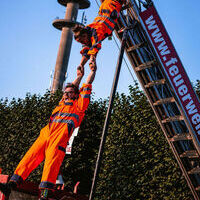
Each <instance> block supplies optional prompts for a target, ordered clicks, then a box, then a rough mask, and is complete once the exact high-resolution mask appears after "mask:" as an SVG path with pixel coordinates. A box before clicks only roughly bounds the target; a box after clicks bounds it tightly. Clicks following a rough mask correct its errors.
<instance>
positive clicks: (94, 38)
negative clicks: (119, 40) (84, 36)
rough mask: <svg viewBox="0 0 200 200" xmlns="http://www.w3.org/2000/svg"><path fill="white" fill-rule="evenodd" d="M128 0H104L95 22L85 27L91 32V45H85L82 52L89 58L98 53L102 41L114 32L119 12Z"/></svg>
mask: <svg viewBox="0 0 200 200" xmlns="http://www.w3.org/2000/svg"><path fill="white" fill-rule="evenodd" d="M125 1H126V0H104V1H103V3H102V4H101V6H100V8H99V12H98V16H97V17H96V18H95V19H94V21H93V23H91V24H89V25H87V26H86V27H85V28H86V29H87V30H88V31H89V33H90V45H88V46H87V45H83V48H82V50H81V52H80V53H81V54H82V55H83V56H85V57H87V58H89V57H90V55H96V54H97V53H98V51H99V50H100V49H101V42H102V41H103V40H104V39H105V38H106V37H108V36H110V35H112V32H113V30H114V28H115V25H116V23H117V18H118V17H119V12H120V10H121V8H122V5H123V3H125Z"/></svg>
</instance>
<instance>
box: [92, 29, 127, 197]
mask: <svg viewBox="0 0 200 200" xmlns="http://www.w3.org/2000/svg"><path fill="white" fill-rule="evenodd" d="M129 29H130V28H129V27H126V28H125V29H124V30H123V37H122V42H121V48H120V53H119V57H118V62H117V66H116V71H115V76H114V80H113V85H112V89H111V93H110V100H109V105H108V110H107V114H106V119H105V122H104V128H103V132H102V136H101V143H100V147H99V153H98V157H97V161H96V167H95V172H94V177H93V182H92V187H91V191H90V197H89V200H92V199H93V196H94V194H95V190H96V179H97V178H98V174H99V170H100V166H101V161H102V154H103V150H104V145H105V141H106V136H107V131H108V126H109V122H110V117H111V111H112V107H113V101H114V98H115V93H116V89H117V84H118V80H119V74H120V70H121V65H122V59H123V55H124V49H125V46H126V39H127V34H128V30H129Z"/></svg>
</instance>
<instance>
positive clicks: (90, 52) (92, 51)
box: [87, 37, 101, 56]
mask: <svg viewBox="0 0 200 200" xmlns="http://www.w3.org/2000/svg"><path fill="white" fill-rule="evenodd" d="M91 43H92V46H91V48H90V49H89V50H88V52H87V54H88V55H89V56H90V55H96V54H97V53H98V52H99V50H100V49H101V41H96V40H95V38H94V37H92V38H91Z"/></svg>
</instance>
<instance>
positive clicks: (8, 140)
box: [0, 81, 200, 200]
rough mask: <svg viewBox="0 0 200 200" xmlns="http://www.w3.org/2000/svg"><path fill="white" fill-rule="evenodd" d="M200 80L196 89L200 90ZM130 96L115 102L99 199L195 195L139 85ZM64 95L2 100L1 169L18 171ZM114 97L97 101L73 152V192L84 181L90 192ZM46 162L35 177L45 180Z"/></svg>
mask: <svg viewBox="0 0 200 200" xmlns="http://www.w3.org/2000/svg"><path fill="white" fill-rule="evenodd" d="M199 88H200V87H199V82H198V81H197V84H196V89H197V93H198V94H200V93H199V91H200V90H199ZM129 89H130V90H129V91H130V93H129V95H125V94H120V95H119V94H117V96H116V98H115V102H114V109H113V112H112V117H111V122H110V126H109V131H108V136H107V140H106V144H105V149H104V154H103V162H102V165H101V170H100V174H99V179H98V182H97V190H96V195H95V200H104V199H106V200H118V199H130V200H137V199H138V200H139V199H140V200H144V199H149V200H150V199H156V200H157V199H170V200H171V199H174V200H178V199H180V200H183V199H193V197H192V195H191V192H190V190H189V188H188V186H187V184H186V181H185V179H184V177H183V176H182V173H181V171H180V169H179V167H178V165H177V162H176V160H175V158H174V155H173V154H172V152H171V150H170V149H169V146H168V143H167V141H166V139H165V137H164V134H163V133H162V131H161V129H160V127H159V125H158V123H157V121H156V119H155V116H154V113H153V111H152V109H151V108H150V105H149V104H148V102H147V99H146V97H145V95H144V93H143V92H141V91H140V89H139V87H138V85H137V83H136V84H135V85H134V86H130V88H129ZM60 97H61V93H59V92H58V93H57V94H56V95H55V96H54V97H51V96H50V93H49V92H47V93H46V94H45V95H44V96H39V95H30V94H27V96H26V98H25V99H18V100H16V99H13V100H12V101H11V102H10V103H8V101H7V100H1V102H0V115H1V118H0V136H1V137H0V143H1V145H0V152H1V153H0V167H1V168H2V169H3V173H4V174H10V175H11V174H12V173H13V170H14V169H15V167H16V166H17V164H18V162H19V161H20V159H21V158H22V157H23V155H24V154H25V152H26V151H27V150H28V148H29V147H30V145H31V144H32V143H33V142H34V140H35V139H36V138H37V136H38V135H39V131H40V129H41V128H42V127H43V126H45V125H46V124H47V123H48V119H49V116H50V114H51V111H52V110H53V108H54V107H55V106H56V105H57V104H58V101H59V99H60ZM107 104H108V100H102V99H99V100H94V99H93V100H92V101H91V104H90V106H89V108H88V110H87V113H86V117H85V119H84V121H83V123H82V125H81V128H80V131H79V135H78V137H76V138H75V141H74V143H73V150H72V155H71V156H69V155H66V157H65V160H64V162H63V167H62V168H63V176H64V180H65V184H66V188H67V189H68V190H71V191H73V187H74V185H75V184H76V182H77V181H80V182H81V184H80V188H79V192H80V193H84V194H89V192H90V187H91V180H92V178H93V172H94V168H95V162H96V157H97V153H98V148H99V143H100V138H101V134H102V130H103V124H104V120H105V114H106V108H107ZM41 173H42V166H40V167H39V168H38V169H37V170H35V171H34V172H33V173H32V174H31V176H30V177H29V180H31V181H35V182H39V181H40V178H41Z"/></svg>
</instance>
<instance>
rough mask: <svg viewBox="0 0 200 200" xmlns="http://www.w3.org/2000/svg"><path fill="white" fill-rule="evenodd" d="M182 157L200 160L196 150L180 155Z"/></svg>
mask: <svg viewBox="0 0 200 200" xmlns="http://www.w3.org/2000/svg"><path fill="white" fill-rule="evenodd" d="M180 157H182V158H183V157H188V158H198V157H199V155H198V153H197V151H196V150H188V151H185V152H184V153H182V154H181V155H180Z"/></svg>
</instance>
